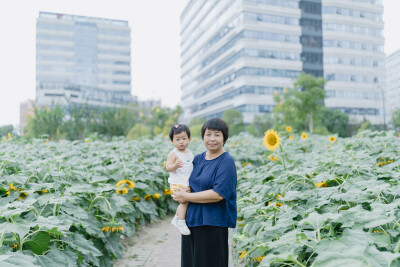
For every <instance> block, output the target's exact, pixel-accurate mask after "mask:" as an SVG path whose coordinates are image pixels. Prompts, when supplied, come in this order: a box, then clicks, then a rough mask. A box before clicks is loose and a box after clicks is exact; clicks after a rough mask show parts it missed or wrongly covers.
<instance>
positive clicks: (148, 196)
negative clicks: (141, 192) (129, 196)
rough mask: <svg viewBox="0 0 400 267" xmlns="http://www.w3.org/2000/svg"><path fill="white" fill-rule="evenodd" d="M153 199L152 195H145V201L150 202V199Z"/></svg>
mask: <svg viewBox="0 0 400 267" xmlns="http://www.w3.org/2000/svg"><path fill="white" fill-rule="evenodd" d="M152 198H153V197H152V196H151V195H150V194H147V195H145V196H144V199H146V200H150V199H152Z"/></svg>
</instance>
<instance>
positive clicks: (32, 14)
mask: <svg viewBox="0 0 400 267" xmlns="http://www.w3.org/2000/svg"><path fill="white" fill-rule="evenodd" d="M188 1H189V0H169V1H167V0H84V1H83V0H35V1H32V0H11V1H7V0H3V1H1V2H0V34H1V41H0V90H1V91H0V92H1V94H0V126H1V125H5V124H13V125H17V124H19V103H20V102H22V101H24V100H27V99H34V98H35V57H36V55H35V52H36V50H35V45H36V44H35V32H36V28H35V27H36V18H37V17H38V15H39V11H49V12H57V13H66V14H74V15H83V16H91V17H104V18H110V19H120V20H127V21H129V25H130V27H131V29H132V34H131V38H132V51H131V57H132V72H131V75H132V94H133V95H137V96H138V97H139V100H144V99H149V98H161V100H162V103H163V105H167V106H171V107H172V106H175V105H176V104H178V102H179V100H180V96H181V93H180V67H179V66H180V46H179V44H180V37H179V31H180V24H179V17H180V14H181V12H182V10H183V8H184V7H185V5H186V4H187V2H188ZM383 4H384V7H385V13H384V22H385V31H384V35H385V38H386V44H385V52H386V53H387V54H390V53H392V52H394V51H396V50H398V49H400V34H399V33H398V27H399V26H400V16H399V14H398V12H399V10H400V1H399V0H383Z"/></svg>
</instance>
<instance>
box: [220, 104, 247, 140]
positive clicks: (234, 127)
mask: <svg viewBox="0 0 400 267" xmlns="http://www.w3.org/2000/svg"><path fill="white" fill-rule="evenodd" d="M222 120H224V121H225V122H226V123H227V124H228V126H229V135H237V134H238V133H240V132H243V131H244V122H243V114H242V113H241V112H240V111H239V110H236V109H228V110H226V111H225V112H224V114H222Z"/></svg>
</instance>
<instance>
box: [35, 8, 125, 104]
mask: <svg viewBox="0 0 400 267" xmlns="http://www.w3.org/2000/svg"><path fill="white" fill-rule="evenodd" d="M130 32H131V30H130V27H129V25H128V22H127V21H122V20H112V19H105V18H93V17H84V16H75V15H67V14H60V13H49V12H40V13H39V17H38V18H37V23H36V101H35V102H36V104H38V105H48V106H51V105H53V104H61V105H64V106H66V105H67V104H68V103H75V104H78V105H79V104H88V105H90V106H119V105H121V104H124V103H127V102H131V101H132V96H131V66H130V65H131V64H130V63H131V56H130V51H131V48H130V47H131V45H130V44H131V37H130Z"/></svg>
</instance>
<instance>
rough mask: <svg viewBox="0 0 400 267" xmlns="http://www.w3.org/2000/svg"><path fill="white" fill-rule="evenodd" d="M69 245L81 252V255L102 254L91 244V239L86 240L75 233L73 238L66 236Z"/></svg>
mask: <svg viewBox="0 0 400 267" xmlns="http://www.w3.org/2000/svg"><path fill="white" fill-rule="evenodd" d="M68 242H69V245H70V246H71V247H72V248H73V249H76V250H78V251H79V252H81V253H82V254H83V255H87V254H91V255H93V256H96V257H97V256H101V255H103V254H102V253H101V252H100V251H99V250H98V249H97V248H96V247H95V246H94V244H93V242H92V241H91V240H87V239H85V238H84V237H83V235H81V234H79V233H75V234H74V236H73V238H68Z"/></svg>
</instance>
